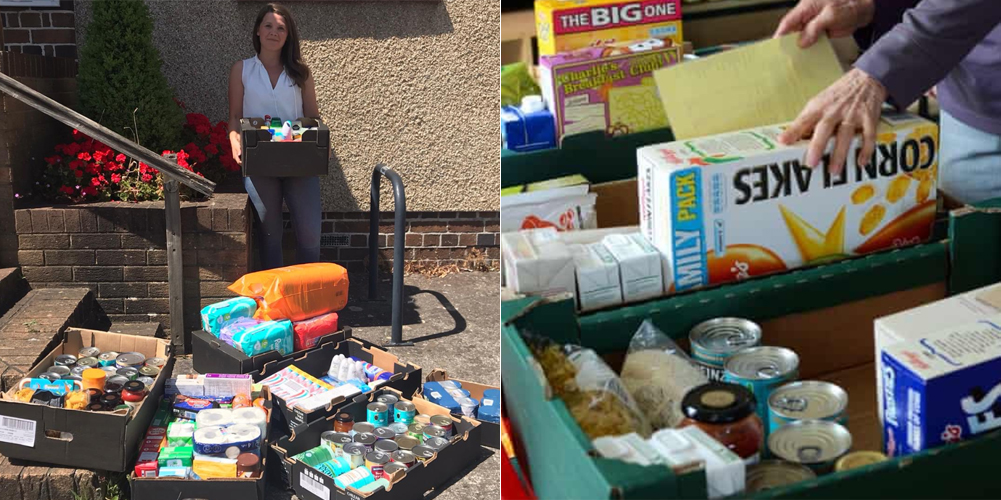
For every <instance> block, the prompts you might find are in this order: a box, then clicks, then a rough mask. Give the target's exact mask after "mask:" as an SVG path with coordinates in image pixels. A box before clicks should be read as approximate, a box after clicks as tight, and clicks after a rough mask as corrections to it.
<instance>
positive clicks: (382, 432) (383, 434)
mask: <svg viewBox="0 0 1001 500" xmlns="http://www.w3.org/2000/svg"><path fill="white" fill-rule="evenodd" d="M372 434H375V437H377V438H379V440H380V441H392V440H394V439H396V431H394V430H393V429H390V428H389V427H376V429H375V431H374V432H372Z"/></svg>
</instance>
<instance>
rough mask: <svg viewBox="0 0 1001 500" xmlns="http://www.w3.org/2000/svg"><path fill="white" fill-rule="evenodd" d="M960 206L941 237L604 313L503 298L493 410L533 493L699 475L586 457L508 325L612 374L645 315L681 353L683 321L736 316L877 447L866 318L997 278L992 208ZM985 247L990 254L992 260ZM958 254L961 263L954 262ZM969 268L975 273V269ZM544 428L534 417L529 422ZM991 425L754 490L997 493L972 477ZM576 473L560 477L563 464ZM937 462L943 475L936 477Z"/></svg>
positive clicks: (672, 494) (826, 494) (659, 489)
mask: <svg viewBox="0 0 1001 500" xmlns="http://www.w3.org/2000/svg"><path fill="white" fill-rule="evenodd" d="M991 205H992V206H991V207H964V208H962V209H959V210H956V211H953V212H952V213H951V214H949V217H948V220H947V221H946V222H945V224H946V225H947V226H948V227H949V229H950V239H949V240H948V241H945V240H937V241H934V242H932V243H928V244H924V245H919V246H916V247H912V248H906V249H900V250H894V251H890V252H884V253H877V254H873V255H869V256H866V257H862V258H856V259H850V260H845V261H840V262H836V263H832V264H827V265H824V266H820V267H815V268H809V269H801V270H798V271H794V272H791V273H786V274H780V275H774V276H770V277H766V278H759V279H754V280H749V281H746V282H742V283H737V284H731V285H727V286H723V287H720V288H716V289H708V290H702V291H699V292H695V293H690V294H683V295H678V296H674V297H670V298H666V299H662V300H657V301H651V302H647V303H644V304H638V305H634V306H629V307H622V308H619V309H615V310H608V311H602V312H598V313H594V314H588V315H581V316H577V315H576V314H575V312H574V307H573V302H572V301H571V300H568V299H565V300H555V299H550V300H548V301H545V300H541V299H534V298H526V299H521V300H519V301H513V302H507V303H504V304H503V305H502V318H503V321H504V327H503V329H502V341H501V342H502V343H501V345H502V358H501V359H502V378H503V383H504V387H505V395H506V397H507V400H506V403H505V406H506V409H507V415H508V416H510V418H511V420H512V423H513V425H514V426H515V427H516V428H517V432H518V433H519V435H520V436H521V438H522V441H523V442H524V443H526V448H525V455H526V462H527V463H528V464H530V471H529V474H530V476H531V481H532V484H533V486H534V488H535V490H536V493H537V494H538V496H539V497H540V498H579V497H589V498H648V497H658V498H705V497H706V496H707V478H706V474H705V472H704V471H703V470H679V471H675V470H672V469H670V468H667V467H643V466H639V465H632V464H628V463H624V462H621V461H618V460H611V459H605V458H601V457H600V456H598V455H596V453H595V448H594V446H593V445H592V443H591V441H590V439H589V438H588V437H587V435H586V434H585V433H584V432H583V430H581V428H580V427H579V425H578V424H577V422H576V421H575V419H574V418H573V417H572V416H571V414H570V412H569V410H568V407H567V405H566V404H565V403H564V402H563V401H562V400H561V399H559V398H557V397H554V396H553V395H552V389H551V388H550V387H549V385H548V383H547V382H546V379H545V377H544V376H543V375H542V374H541V373H540V369H541V365H540V364H539V361H538V360H537V359H535V358H534V357H533V356H532V355H531V351H530V350H529V349H528V347H527V344H526V343H525V342H524V341H523V339H522V337H521V335H520V333H521V332H527V331H532V332H535V333H540V332H543V333H544V334H545V335H546V336H548V337H550V338H553V339H554V340H556V341H558V342H563V343H577V344H580V345H582V346H585V347H589V348H592V349H594V350H595V351H597V352H598V353H599V354H602V355H603V356H604V358H605V359H606V361H608V362H609V364H610V365H611V366H612V367H613V369H617V368H618V366H619V363H621V361H622V356H623V354H624V353H625V351H626V349H627V347H628V343H629V340H630V338H631V337H632V334H633V332H635V331H636V330H637V328H638V327H639V325H640V324H641V323H642V322H643V321H644V320H647V319H651V320H652V321H653V322H654V323H655V324H656V326H658V327H659V328H660V329H661V330H662V331H663V332H664V333H666V334H667V335H669V336H671V337H672V338H674V339H675V340H676V341H678V343H679V345H681V346H682V347H683V348H685V349H686V350H687V349H688V348H689V345H688V341H687V337H688V335H689V333H690V331H691V329H692V328H693V327H694V326H695V325H697V324H699V323H701V322H703V321H705V320H709V319H712V318H718V317H743V318H747V319H750V320H752V321H755V322H756V323H758V324H759V325H760V326H761V329H762V343H763V344H765V345H772V346H780V347H785V348H788V349H791V350H792V351H794V352H795V353H796V354H797V356H798V360H799V363H798V370H799V379H800V380H822V381H828V382H831V383H833V384H835V385H837V386H839V387H841V388H843V389H844V390H845V391H846V392H847V394H848V401H849V402H848V408H847V413H846V422H847V429H848V431H849V432H850V434H851V440H852V446H851V451H869V450H871V451H879V450H883V442H882V428H881V426H880V423H879V418H878V413H877V411H876V408H877V394H876V384H875V378H876V372H875V363H874V362H875V359H874V356H873V349H872V346H873V344H872V342H873V322H874V320H875V319H876V318H882V317H885V316H887V315H890V314H893V313H896V312H899V311H903V310H907V309H912V308H915V307H918V306H921V305H924V304H928V303H931V302H934V301H937V300H940V299H942V298H944V297H946V296H947V295H948V294H949V293H950V292H952V293H956V292H963V291H966V290H969V289H971V288H974V287H977V286H981V285H983V284H985V283H984V281H999V280H1001V263H999V262H998V260H999V259H998V258H997V255H998V253H997V252H998V251H999V250H1001V248H999V247H1001V239H997V238H995V239H991V241H990V242H985V241H984V238H983V235H984V234H985V233H986V234H989V235H991V236H998V235H1001V225H999V222H1001V212H999V211H998V210H996V207H998V206H999V205H1001V203H993V204H991ZM991 252H994V254H993V255H992V254H991ZM960 257H966V258H965V259H963V260H960ZM974 270H979V274H978V273H976V272H974ZM539 422H545V423H546V425H539ZM999 442H1001V433H998V432H994V433H987V434H984V435H982V436H979V437H978V438H976V439H971V440H967V441H961V442H959V443H954V444H948V445H944V446H941V447H938V448H935V449H931V450H926V451H922V452H919V453H915V454H911V455H907V456H905V457H894V458H890V459H889V460H886V461H884V462H880V463H875V464H870V465H866V466H863V467H860V468H856V469H851V470H844V471H838V472H832V473H828V474H822V475H820V476H819V477H817V478H813V479H808V480H803V481H799V482H795V483H793V484H788V485H785V486H781V487H777V488H774V489H770V490H767V491H758V492H753V493H747V495H748V496H754V497H756V498H766V497H783V498H855V497H865V496H871V495H872V494H873V492H875V491H887V489H888V488H892V491H890V493H889V495H890V496H895V497H896V496H899V497H908V498H913V497H929V496H932V497H954V496H957V495H958V496H962V495H986V496H997V495H999V494H1001V487H999V486H998V485H997V484H995V483H994V482H993V481H990V480H989V476H988V475H985V474H984V473H983V471H984V469H983V466H982V464H983V463H989V462H990V461H991V460H992V457H993V456H994V454H995V451H994V450H996V449H997V447H998V446H999ZM566 470H574V471H575V473H574V474H572V475H567V474H565V473H562V472H561V471H566ZM943 470H949V471H950V472H949V480H948V481H943V480H942V476H941V474H942V472H941V471H943Z"/></svg>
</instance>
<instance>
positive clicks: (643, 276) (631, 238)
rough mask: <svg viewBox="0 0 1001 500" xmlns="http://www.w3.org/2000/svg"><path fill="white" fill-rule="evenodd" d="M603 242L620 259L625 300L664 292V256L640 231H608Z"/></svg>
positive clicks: (649, 297) (636, 299) (652, 296)
mask: <svg viewBox="0 0 1001 500" xmlns="http://www.w3.org/2000/svg"><path fill="white" fill-rule="evenodd" d="M602 243H603V244H604V245H605V248H607V249H608V251H609V252H610V253H611V254H612V256H614V257H615V260H616V261H618V263H619V277H620V280H621V283H622V300H623V301H624V302H636V301H640V300H646V299H651V298H654V297H660V296H661V295H662V294H663V293H664V281H663V279H662V274H663V261H662V260H661V259H662V258H663V257H662V256H661V254H660V252H658V251H657V249H656V248H654V247H653V246H652V245H650V243H649V242H647V241H646V240H645V239H644V238H643V236H642V235H640V234H639V233H632V234H628V235H626V234H610V235H608V236H605V238H604V239H603V240H602Z"/></svg>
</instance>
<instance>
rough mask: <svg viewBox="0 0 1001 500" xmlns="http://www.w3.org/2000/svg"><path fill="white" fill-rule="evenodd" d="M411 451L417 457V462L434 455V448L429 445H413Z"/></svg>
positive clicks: (426, 459) (424, 460) (425, 460)
mask: <svg viewBox="0 0 1001 500" xmlns="http://www.w3.org/2000/svg"><path fill="white" fill-rule="evenodd" d="M411 453H413V454H414V457H415V458H417V461H418V462H427V461H428V459H430V458H431V457H433V456H434V454H435V450H434V448H432V447H430V446H424V445H418V446H414V449H413V450H411Z"/></svg>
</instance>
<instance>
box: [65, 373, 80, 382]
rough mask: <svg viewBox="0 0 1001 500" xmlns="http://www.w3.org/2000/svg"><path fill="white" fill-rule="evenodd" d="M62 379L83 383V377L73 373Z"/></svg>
mask: <svg viewBox="0 0 1001 500" xmlns="http://www.w3.org/2000/svg"><path fill="white" fill-rule="evenodd" d="M62 379H63V380H79V381H81V382H83V377H81V376H79V375H73V374H72V373H71V374H69V375H65V376H63V378H62Z"/></svg>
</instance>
